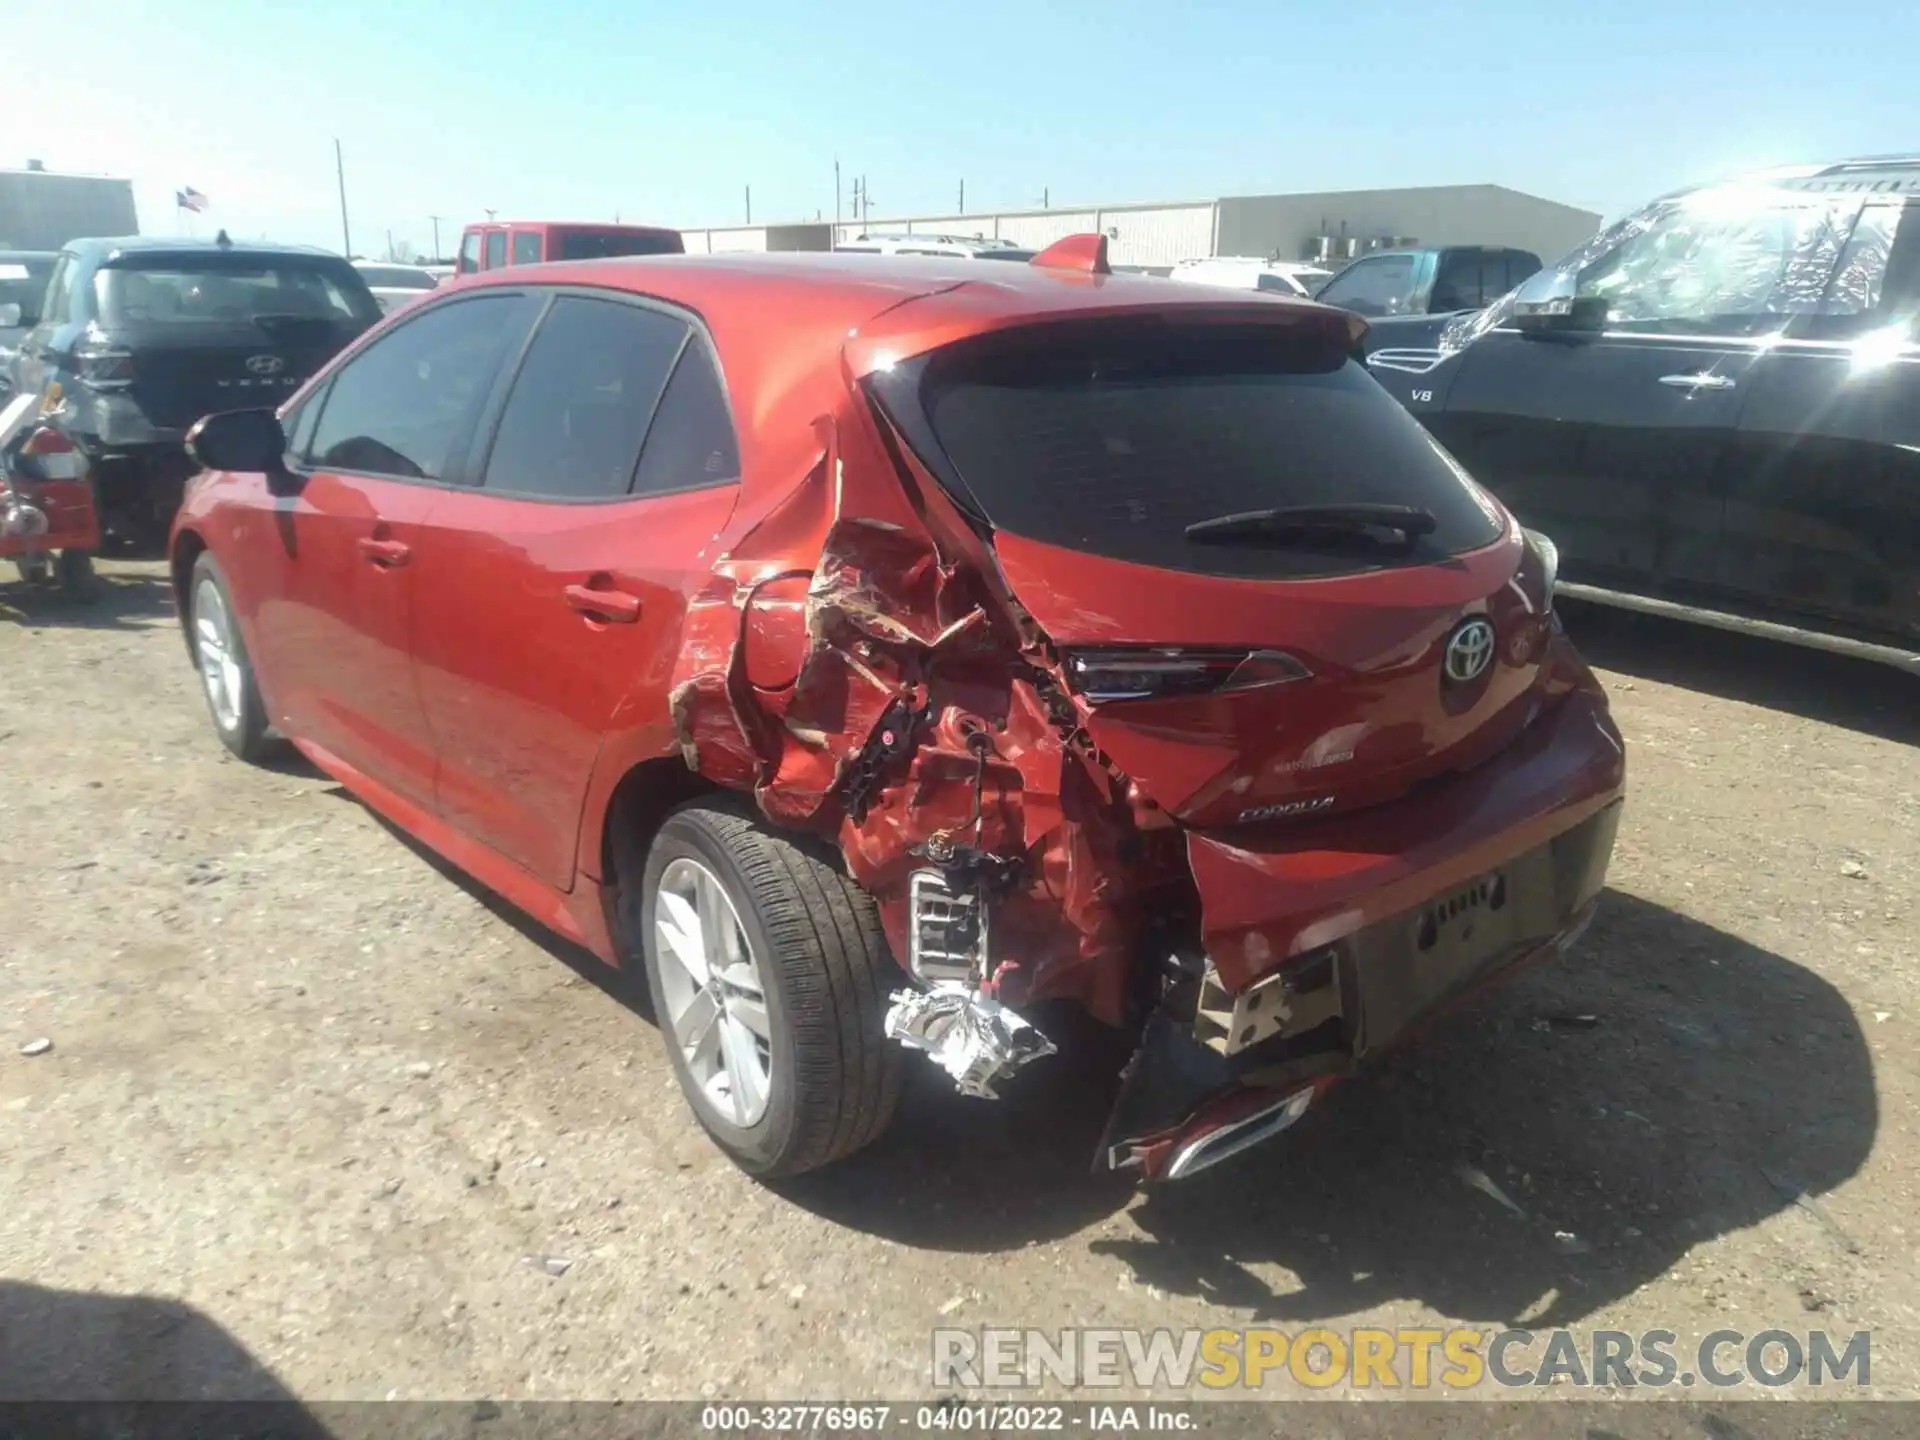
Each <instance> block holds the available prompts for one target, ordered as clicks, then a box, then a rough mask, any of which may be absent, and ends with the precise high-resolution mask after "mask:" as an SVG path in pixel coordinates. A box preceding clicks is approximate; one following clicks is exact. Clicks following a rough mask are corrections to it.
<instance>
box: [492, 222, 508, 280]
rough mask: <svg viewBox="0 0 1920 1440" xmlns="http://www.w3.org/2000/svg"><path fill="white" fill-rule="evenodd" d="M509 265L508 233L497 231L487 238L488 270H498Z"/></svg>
mask: <svg viewBox="0 0 1920 1440" xmlns="http://www.w3.org/2000/svg"><path fill="white" fill-rule="evenodd" d="M506 263H507V232H506V231H504V230H495V231H493V232H492V233H491V234H489V235H488V236H487V269H489V270H498V269H499V268H500V267H501V266H502V265H504V264H506Z"/></svg>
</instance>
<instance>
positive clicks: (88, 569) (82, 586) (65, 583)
mask: <svg viewBox="0 0 1920 1440" xmlns="http://www.w3.org/2000/svg"><path fill="white" fill-rule="evenodd" d="M53 573H54V578H55V579H56V580H57V581H59V583H60V589H61V591H62V592H63V593H65V595H66V596H67V598H68V599H70V600H78V601H81V602H90V601H94V600H98V599H99V598H100V576H99V574H98V572H96V571H95V570H94V568H93V554H92V552H91V551H87V550H62V551H61V552H60V558H59V559H58V560H57V561H56V562H55V563H54V567H53Z"/></svg>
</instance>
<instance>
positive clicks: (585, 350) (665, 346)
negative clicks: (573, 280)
mask: <svg viewBox="0 0 1920 1440" xmlns="http://www.w3.org/2000/svg"><path fill="white" fill-rule="evenodd" d="M688 333H689V332H688V328H687V325H686V323H685V322H684V321H681V320H677V319H675V318H674V317H673V316H671V315H664V314H662V313H661V312H659V311H658V310H643V309H641V308H640V307H639V306H637V305H626V304H622V303H620V302H618V301H614V300H589V299H585V298H582V297H579V296H574V295H563V296H561V297H560V298H559V299H558V300H555V301H554V302H553V309H552V310H550V311H549V312H548V314H547V318H546V320H545V321H544V322H542V324H541V326H540V333H539V334H537V335H536V336H534V340H533V345H532V348H531V349H529V350H528V351H527V358H526V362H525V363H524V364H523V365H522V366H521V367H520V374H519V376H518V377H517V378H516V379H515V380H514V382H513V393H512V394H511V395H510V396H509V397H508V398H507V406H506V409H505V411H504V412H502V414H501V416H500V428H499V430H498V432H497V433H496V435H495V437H494V442H493V453H492V454H491V455H490V456H489V457H488V458H487V478H486V487H487V489H489V490H498V491H504V492H507V493H511V494H516V495H540V496H545V497H548V498H551V499H555V500H605V499H610V498H611V497H613V496H616V495H625V494H626V493H627V487H628V486H629V484H630V483H631V482H632V480H633V468H634V463H635V462H636V461H637V460H638V459H639V457H640V442H641V440H642V439H643V438H645V436H646V434H647V425H648V422H649V421H650V420H652V418H653V413H654V410H655V408H656V407H657V406H658V405H659V403H660V392H661V390H662V389H664V388H665V386H666V383H667V375H668V373H669V372H670V371H671V370H672V369H673V363H674V361H675V359H677V358H678V356H679V354H680V350H681V347H682V346H684V345H685V344H686V342H687V335H688Z"/></svg>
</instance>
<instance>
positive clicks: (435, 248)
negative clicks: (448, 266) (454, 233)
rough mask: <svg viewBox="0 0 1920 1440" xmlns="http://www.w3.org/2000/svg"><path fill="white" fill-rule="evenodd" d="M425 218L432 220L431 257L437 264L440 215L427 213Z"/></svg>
mask: <svg viewBox="0 0 1920 1440" xmlns="http://www.w3.org/2000/svg"><path fill="white" fill-rule="evenodd" d="M427 219H429V220H431V221H432V222H433V258H434V263H436V264H438V263H439V260H440V217H439V216H438V215H429V216H427Z"/></svg>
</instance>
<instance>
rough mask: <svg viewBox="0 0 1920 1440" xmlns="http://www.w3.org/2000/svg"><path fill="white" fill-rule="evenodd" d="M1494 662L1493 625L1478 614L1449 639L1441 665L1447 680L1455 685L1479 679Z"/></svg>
mask: <svg viewBox="0 0 1920 1440" xmlns="http://www.w3.org/2000/svg"><path fill="white" fill-rule="evenodd" d="M1492 663H1493V625H1492V624H1491V623H1490V622H1489V621H1488V620H1487V619H1486V618H1485V617H1484V616H1480V615H1475V616H1474V617H1473V618H1472V619H1470V620H1463V621H1461V622H1460V624H1459V626H1458V627H1457V628H1456V629H1455V630H1454V632H1453V634H1451V635H1449V636H1448V637H1447V653H1446V658H1445V660H1444V661H1443V662H1442V664H1443V666H1444V668H1445V670H1446V675H1447V679H1449V680H1451V681H1452V682H1453V683H1454V684H1456V685H1465V684H1466V683H1467V682H1468V681H1471V680H1478V679H1479V678H1480V677H1481V676H1482V675H1484V674H1486V672H1487V666H1489V665H1491V664H1492Z"/></svg>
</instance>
